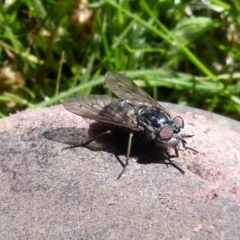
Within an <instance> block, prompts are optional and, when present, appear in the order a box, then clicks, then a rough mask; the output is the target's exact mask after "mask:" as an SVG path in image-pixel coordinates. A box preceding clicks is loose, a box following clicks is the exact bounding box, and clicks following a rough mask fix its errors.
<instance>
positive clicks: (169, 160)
mask: <svg viewBox="0 0 240 240" xmlns="http://www.w3.org/2000/svg"><path fill="white" fill-rule="evenodd" d="M174 150H175V154H176V155H175V156H171V155H169V154H168V153H167V152H163V154H164V156H165V157H166V158H167V160H168V162H169V163H170V164H171V165H172V166H173V167H175V168H176V169H177V170H178V171H179V172H180V173H182V174H185V171H183V170H182V169H181V168H180V167H179V166H178V165H176V164H175V163H174V162H173V161H172V160H171V157H178V156H179V155H178V149H177V148H176V147H175V148H174Z"/></svg>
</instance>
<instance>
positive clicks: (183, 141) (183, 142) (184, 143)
mask: <svg viewBox="0 0 240 240" xmlns="http://www.w3.org/2000/svg"><path fill="white" fill-rule="evenodd" d="M192 136H193V135H187V137H192ZM181 142H182V146H183V148H184V150H187V149H189V150H191V151H193V152H195V153H199V152H198V151H197V150H195V149H193V148H190V147H187V146H186V144H187V142H186V141H185V140H184V139H183V140H182V141H181Z"/></svg>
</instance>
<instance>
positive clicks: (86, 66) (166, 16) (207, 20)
mask: <svg viewBox="0 0 240 240" xmlns="http://www.w3.org/2000/svg"><path fill="white" fill-rule="evenodd" d="M195 2H196V3H195V4H193V2H192V3H190V2H189V1H180V3H179V4H174V1H167V0H165V1H164V0H163V1H155V0H148V1H147V0H128V1H127V0H121V1H120V0H119V1H117V0H102V1H89V5H88V6H87V5H86V4H82V5H81V9H80V5H79V2H77V1H76V0H75V1H73V0H66V1H53V0H52V1H46V0H44V1H40V0H32V1H30V0H28V1H27V0H23V1H13V2H12V3H11V4H6V2H5V3H3V2H2V1H1V2H0V4H1V6H0V9H1V10H0V11H1V12H0V117H4V116H6V115H8V114H9V113H14V112H16V110H22V109H25V108H35V107H47V106H50V105H54V104H58V103H61V102H62V101H63V100H64V99H65V98H68V97H70V96H72V95H87V94H90V93H91V94H110V92H109V91H108V90H107V89H106V87H105V85H104V74H105V72H106V71H117V72H122V73H124V74H125V75H127V76H129V77H130V78H132V79H134V80H136V83H137V84H138V85H139V86H141V87H143V88H144V90H145V91H147V92H148V93H149V94H150V95H152V96H153V97H154V98H155V99H157V100H159V101H166V102H173V103H177V104H181V105H188V106H192V107H197V108H201V109H205V110H207V111H212V112H216V113H219V114H222V115H225V116H229V117H231V118H234V119H237V120H240V81H239V78H240V64H239V62H240V61H239V60H240V46H239V45H240V41H239V34H238V32H239V31H240V27H239V26H240V18H239V16H240V4H239V3H238V1H232V2H230V1H220V0H215V1H211V3H209V4H208V5H205V4H203V3H202V2H201V1H198V2H197V1H195ZM79 19H80V20H79Z"/></svg>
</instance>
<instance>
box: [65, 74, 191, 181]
mask: <svg viewBox="0 0 240 240" xmlns="http://www.w3.org/2000/svg"><path fill="white" fill-rule="evenodd" d="M105 82H106V85H107V87H108V88H109V89H110V90H111V91H112V92H113V93H114V94H115V95H116V96H117V97H118V98H111V97H108V96H104V95H89V96H83V97H79V98H70V99H68V100H66V102H64V103H63V106H64V108H65V109H66V110H68V111H69V112H72V113H74V114H76V115H79V116H82V117H84V118H88V119H92V120H97V121H102V122H107V123H110V124H114V125H118V126H122V127H125V128H128V129H129V130H130V133H129V140H128V149H127V154H126V164H125V165H124V167H123V170H122V171H121V173H120V174H119V176H118V179H119V178H120V177H121V175H122V174H123V172H124V171H125V169H126V167H127V165H128V164H129V157H130V151H131V145H132V137H133V135H134V133H142V134H144V135H145V136H146V138H147V139H148V140H149V141H151V142H154V143H155V144H156V145H158V146H161V147H162V148H163V149H167V148H168V147H172V148H174V150H175V154H176V156H175V157H178V150H179V143H180V142H181V143H182V146H183V147H184V149H191V148H188V147H186V146H185V145H186V141H185V140H184V138H188V137H192V136H193V135H187V134H185V131H184V121H183V119H182V117H180V116H176V117H174V118H172V117H171V116H170V114H169V113H168V112H167V111H166V110H165V109H164V108H163V107H162V106H161V105H160V104H159V103H158V102H157V101H155V100H154V99H153V98H151V97H150V96H149V95H148V94H147V93H146V92H144V91H143V90H142V89H141V88H139V87H138V86H137V85H136V84H135V83H134V82H133V81H131V80H130V79H129V78H127V77H125V76H124V75H122V74H120V73H116V72H107V73H106V75H105ZM109 133H111V131H110V130H108V131H106V132H103V133H102V134H100V135H98V136H97V137H95V138H93V139H91V140H90V141H87V142H85V143H83V144H81V145H78V146H86V145H88V144H89V143H91V142H92V141H94V140H96V139H97V138H99V137H101V136H103V135H105V134H109ZM72 147H77V146H72ZM191 150H193V149H191ZM193 151H195V150H193ZM163 153H164V155H165V156H166V157H167V159H168V161H169V162H170V163H171V164H172V165H173V166H175V167H176V168H177V169H178V170H179V171H180V172H181V173H182V174H184V171H183V170H182V169H181V168H179V167H178V166H176V165H175V164H174V163H173V162H172V161H171V160H170V156H169V155H168V153H167V151H163Z"/></svg>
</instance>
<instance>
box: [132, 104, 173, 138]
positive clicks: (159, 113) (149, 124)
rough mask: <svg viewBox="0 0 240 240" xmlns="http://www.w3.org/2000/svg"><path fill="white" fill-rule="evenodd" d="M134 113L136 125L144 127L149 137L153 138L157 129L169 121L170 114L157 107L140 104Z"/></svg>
mask: <svg viewBox="0 0 240 240" xmlns="http://www.w3.org/2000/svg"><path fill="white" fill-rule="evenodd" d="M136 115H137V121H138V125H139V126H140V127H143V128H144V132H145V134H146V136H147V137H148V138H149V139H155V138H156V137H157V135H158V133H159V131H160V130H161V129H162V128H163V127H164V126H166V125H168V124H169V123H170V121H171V117H170V115H169V114H168V113H166V112H165V111H163V110H162V109H160V108H157V107H148V106H141V107H139V108H138V111H137V113H136Z"/></svg>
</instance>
